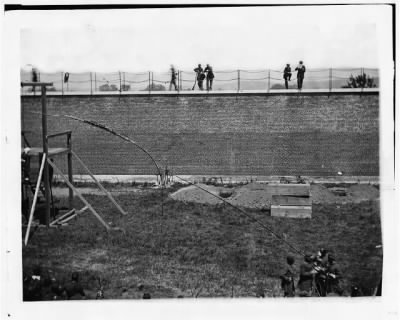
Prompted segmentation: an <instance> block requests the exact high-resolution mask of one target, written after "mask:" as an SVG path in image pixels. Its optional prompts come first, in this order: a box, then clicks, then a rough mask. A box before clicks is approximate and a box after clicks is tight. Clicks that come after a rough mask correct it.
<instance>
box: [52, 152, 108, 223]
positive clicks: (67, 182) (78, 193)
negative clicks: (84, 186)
mask: <svg viewBox="0 0 400 320" xmlns="http://www.w3.org/2000/svg"><path fill="white" fill-rule="evenodd" d="M47 162H48V163H49V164H50V165H51V166H52V167H53V169H54V170H55V171H56V172H57V174H59V175H60V176H61V178H62V179H63V180H64V182H65V183H66V184H67V185H68V187H70V189H72V190H73V191H74V192H75V193H76V195H77V196H78V197H79V199H81V201H82V202H83V203H84V204H85V205H86V206H87V207H88V209H89V210H90V211H91V212H92V213H93V215H94V216H95V217H96V218H97V219H98V220H99V221H100V223H101V224H102V225H103V226H104V227H105V228H106V229H107V231H110V229H111V227H110V226H109V225H108V224H107V223H106V222H105V221H104V220H103V218H102V217H100V215H99V214H98V213H97V212H96V210H94V208H93V207H92V206H91V205H90V203H89V202H87V200H86V199H85V198H84V197H83V196H82V195H81V194H80V192H79V191H78V190H77V189H76V188H75V187H74V186H73V185H72V183H71V182H69V179H68V178H67V177H66V176H65V175H64V174H63V173H62V172H61V170H60V169H59V168H58V167H57V166H56V165H55V164H54V162H52V161H51V160H50V159H48V160H47Z"/></svg>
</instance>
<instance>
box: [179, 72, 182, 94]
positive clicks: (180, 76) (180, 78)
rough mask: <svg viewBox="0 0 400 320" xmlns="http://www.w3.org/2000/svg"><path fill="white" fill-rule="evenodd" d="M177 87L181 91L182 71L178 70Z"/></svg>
mask: <svg viewBox="0 0 400 320" xmlns="http://www.w3.org/2000/svg"><path fill="white" fill-rule="evenodd" d="M179 89H180V90H181V91H182V71H179Z"/></svg>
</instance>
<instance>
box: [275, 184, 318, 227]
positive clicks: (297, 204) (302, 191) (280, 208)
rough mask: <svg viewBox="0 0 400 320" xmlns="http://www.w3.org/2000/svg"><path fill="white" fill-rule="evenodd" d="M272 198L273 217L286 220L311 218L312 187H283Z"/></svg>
mask: <svg viewBox="0 0 400 320" xmlns="http://www.w3.org/2000/svg"><path fill="white" fill-rule="evenodd" d="M277 191H278V192H277V193H278V194H276V195H273V196H272V201H271V216H273V217H285V218H299V219H304V218H311V215H312V200H311V197H310V185H305V184H303V185H287V184H286V185H283V186H282V188H279V187H278V190H277Z"/></svg>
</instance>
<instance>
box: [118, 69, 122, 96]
mask: <svg viewBox="0 0 400 320" xmlns="http://www.w3.org/2000/svg"><path fill="white" fill-rule="evenodd" d="M118 77H119V93H121V92H122V80H121V71H118Z"/></svg>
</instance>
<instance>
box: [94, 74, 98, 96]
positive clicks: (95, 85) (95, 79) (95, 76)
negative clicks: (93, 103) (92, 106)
mask: <svg viewBox="0 0 400 320" xmlns="http://www.w3.org/2000/svg"><path fill="white" fill-rule="evenodd" d="M94 92H97V74H96V72H95V73H94Z"/></svg>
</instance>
